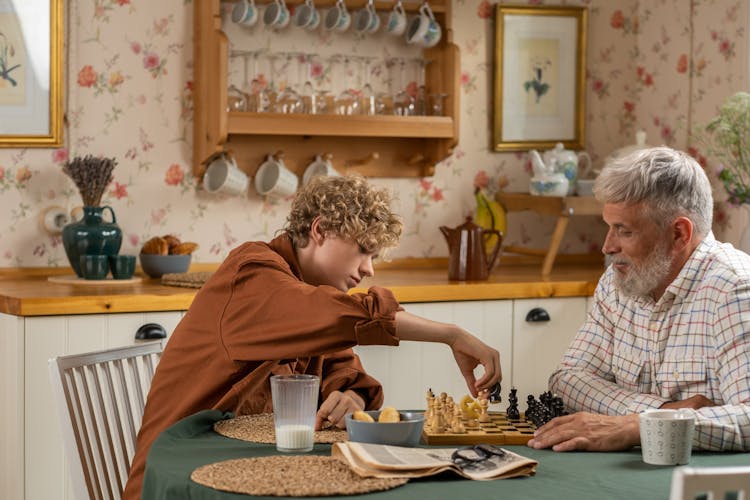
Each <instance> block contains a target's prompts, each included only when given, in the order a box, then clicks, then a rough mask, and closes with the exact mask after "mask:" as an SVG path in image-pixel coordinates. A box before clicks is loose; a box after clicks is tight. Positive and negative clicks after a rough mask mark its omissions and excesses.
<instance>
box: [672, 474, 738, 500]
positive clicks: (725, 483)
mask: <svg viewBox="0 0 750 500" xmlns="http://www.w3.org/2000/svg"><path fill="white" fill-rule="evenodd" d="M731 492H734V493H736V494H737V497H736V498H737V500H750V466H746V465H741V466H736V467H677V468H676V469H675V470H674V472H673V473H672V486H671V489H670V493H669V500H694V499H695V498H696V496H698V495H707V499H708V500H724V498H725V497H726V494H727V493H731Z"/></svg>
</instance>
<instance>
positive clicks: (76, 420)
mask: <svg viewBox="0 0 750 500" xmlns="http://www.w3.org/2000/svg"><path fill="white" fill-rule="evenodd" d="M165 343H166V341H159V342H149V343H147V344H141V345H136V346H130V347H122V348H117V349H108V350H104V351H97V352H92V353H87V354H78V355H72V356H59V357H57V358H53V359H50V360H49V374H50V381H51V383H52V392H53V394H54V397H55V400H56V401H57V407H58V413H59V416H60V422H61V424H62V434H63V442H64V443H65V449H66V456H67V457H68V461H69V464H70V465H69V468H70V473H71V476H72V481H73V490H74V492H75V495H76V498H90V499H119V498H120V497H121V496H122V491H123V489H124V487H125V482H126V481H127V479H128V473H129V472H130V462H131V460H132V458H133V455H134V453H135V440H136V436H137V434H138V430H139V429H140V427H141V418H142V417H143V407H144V404H145V401H146V396H147V395H148V390H149V388H150V387H151V379H152V378H153V376H154V370H155V368H156V365H157V363H158V362H159V358H160V357H161V352H162V350H163V349H164V345H165Z"/></svg>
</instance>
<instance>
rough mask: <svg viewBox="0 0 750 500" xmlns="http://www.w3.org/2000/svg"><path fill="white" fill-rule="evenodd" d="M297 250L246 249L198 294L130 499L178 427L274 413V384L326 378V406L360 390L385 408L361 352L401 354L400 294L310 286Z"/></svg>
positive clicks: (148, 413)
mask: <svg viewBox="0 0 750 500" xmlns="http://www.w3.org/2000/svg"><path fill="white" fill-rule="evenodd" d="M303 279H304V277H303V276H302V275H301V273H300V269H299V264H298V262H297V257H296V255H295V252H294V249H293V247H292V244H291V240H290V239H289V237H288V236H287V235H286V234H283V235H281V236H279V237H277V238H275V239H274V240H272V241H271V242H270V243H260V242H252V243H245V244H243V245H242V246H240V247H238V248H237V249H235V250H233V251H232V252H231V253H230V254H229V256H228V257H227V259H226V260H225V261H224V262H223V263H222V265H221V266H220V267H219V269H218V270H217V271H216V272H215V273H214V274H213V275H212V276H211V278H210V279H209V280H208V281H207V282H206V284H205V285H203V287H202V288H201V289H200V291H199V292H198V293H197V294H196V296H195V299H194V301H193V303H192V305H191V306H190V309H189V310H188V311H187V313H186V314H185V317H184V318H183V319H182V321H181V322H180V323H179V325H177V328H176V329H175V331H174V334H173V335H172V337H171V338H170V340H169V342H168V343H167V346H166V349H165V350H164V353H163V355H162V357H161V361H160V362H159V365H158V367H157V369H156V373H155V375H154V379H153V382H152V385H151V390H150V392H149V395H148V400H147V402H146V408H145V411H144V415H143V423H142V426H141V430H140V432H139V433H138V440H137V444H136V452H135V457H134V458H133V465H132V468H131V471H130V477H129V479H128V483H127V486H126V488H125V492H124V495H123V497H124V498H125V499H136V498H139V497H140V491H141V482H142V479H143V471H144V466H145V462H146V455H147V454H148V450H149V447H150V446H151V443H152V442H153V441H154V439H156V437H157V436H158V435H159V434H160V433H161V432H162V431H163V430H164V429H166V428H167V427H169V426H170V425H172V424H174V423H175V422H177V421H178V420H180V419H182V418H184V417H186V416H188V415H191V414H193V413H196V412H198V411H200V410H205V409H209V408H211V409H219V410H223V411H232V412H235V413H236V414H238V415H245V414H251V413H263V412H269V411H271V409H272V406H271V388H270V383H269V377H270V376H271V375H272V374H283V373H292V372H296V373H307V374H314V375H318V376H320V378H321V384H320V389H321V401H324V400H325V399H326V398H327V397H328V395H329V394H330V393H331V392H333V391H337V390H341V391H344V390H347V389H352V390H356V391H357V392H358V393H359V394H360V395H361V396H362V397H363V398H364V399H365V401H366V404H367V408H368V409H376V408H379V407H380V405H381V404H382V402H383V394H382V388H381V386H380V384H379V383H378V381H377V380H375V379H374V378H372V377H370V376H369V375H367V373H366V372H365V371H364V368H363V367H362V364H361V363H360V361H359V358H358V357H357V355H356V354H354V352H353V351H352V349H351V347H352V346H354V345H358V344H359V345H398V338H397V337H396V335H395V331H396V323H395V314H396V312H397V311H399V310H401V309H402V308H401V307H400V306H399V304H398V302H397V301H396V299H395V298H394V297H393V294H392V293H391V292H390V291H388V290H386V289H384V288H379V287H372V288H371V289H370V290H369V291H368V293H367V294H352V295H349V294H346V293H344V292H342V291H340V290H338V289H336V288H334V287H331V286H325V285H323V286H312V285H309V284H307V283H305V282H304V281H303Z"/></svg>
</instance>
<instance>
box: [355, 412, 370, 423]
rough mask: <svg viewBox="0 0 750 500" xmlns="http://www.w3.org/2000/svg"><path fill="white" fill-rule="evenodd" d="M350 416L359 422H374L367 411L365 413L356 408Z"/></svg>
mask: <svg viewBox="0 0 750 500" xmlns="http://www.w3.org/2000/svg"><path fill="white" fill-rule="evenodd" d="M352 418H353V419H354V420H359V421H360V422H374V421H375V419H373V418H372V417H371V416H370V414H369V413H365V412H363V411H362V410H357V411H355V412H354V413H352Z"/></svg>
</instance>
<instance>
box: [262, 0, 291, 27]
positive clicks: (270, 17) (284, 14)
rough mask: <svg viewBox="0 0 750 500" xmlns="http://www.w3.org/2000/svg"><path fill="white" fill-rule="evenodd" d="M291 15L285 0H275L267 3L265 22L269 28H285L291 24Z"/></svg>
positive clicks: (264, 14)
mask: <svg viewBox="0 0 750 500" xmlns="http://www.w3.org/2000/svg"><path fill="white" fill-rule="evenodd" d="M290 20H291V16H290V15H289V9H288V8H287V6H286V3H285V2H284V0H274V1H273V3H269V4H268V5H266V11H265V12H264V13H263V24H265V25H266V26H268V27H269V28H274V29H283V28H286V27H287V26H289V21H290Z"/></svg>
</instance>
